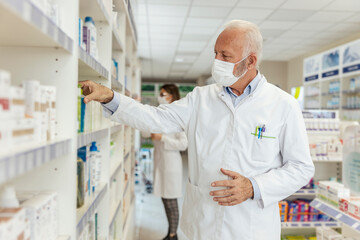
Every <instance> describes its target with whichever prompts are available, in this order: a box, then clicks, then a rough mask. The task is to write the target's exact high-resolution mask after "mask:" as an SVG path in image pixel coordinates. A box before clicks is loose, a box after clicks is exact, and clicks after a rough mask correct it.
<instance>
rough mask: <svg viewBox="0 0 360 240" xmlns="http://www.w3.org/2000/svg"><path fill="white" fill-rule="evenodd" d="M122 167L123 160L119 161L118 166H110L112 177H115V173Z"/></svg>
mask: <svg viewBox="0 0 360 240" xmlns="http://www.w3.org/2000/svg"><path fill="white" fill-rule="evenodd" d="M121 168H122V162H119V163H117V165H116V166H114V167H113V166H111V167H110V179H111V178H113V177H114V175H115V174H116V173H117V172H119V170H120V169H121Z"/></svg>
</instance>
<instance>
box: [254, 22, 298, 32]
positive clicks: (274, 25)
mask: <svg viewBox="0 0 360 240" xmlns="http://www.w3.org/2000/svg"><path fill="white" fill-rule="evenodd" d="M296 24H298V22H295V21H268V20H266V21H265V22H263V23H262V24H261V25H260V29H280V30H287V29H290V28H292V27H293V26H295V25H296Z"/></svg>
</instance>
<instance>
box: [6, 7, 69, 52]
mask: <svg viewBox="0 0 360 240" xmlns="http://www.w3.org/2000/svg"><path fill="white" fill-rule="evenodd" d="M0 16H1V19H2V20H1V21H0V32H2V33H4V34H2V36H1V38H0V45H2V46H21V47H25V46H26V47H57V48H62V49H64V50H66V51H68V52H70V53H73V44H74V42H73V40H72V39H71V38H70V37H69V36H68V35H67V34H66V33H65V32H64V31H62V30H61V29H60V27H59V26H57V25H56V24H55V23H54V22H53V21H52V20H51V19H50V18H49V17H47V16H46V14H45V13H43V12H42V11H41V10H40V9H39V8H37V7H36V6H35V5H34V4H33V3H31V1H30V0H0ZM5 19H6V20H5ZM25 36H26V37H25Z"/></svg>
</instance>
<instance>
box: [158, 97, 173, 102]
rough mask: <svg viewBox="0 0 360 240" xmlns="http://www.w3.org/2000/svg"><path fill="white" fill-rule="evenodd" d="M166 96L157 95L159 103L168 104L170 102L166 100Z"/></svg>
mask: <svg viewBox="0 0 360 240" xmlns="http://www.w3.org/2000/svg"><path fill="white" fill-rule="evenodd" d="M166 97H167V96H163V97H160V96H158V102H159V104H169V103H170V102H169V101H168V100H166Z"/></svg>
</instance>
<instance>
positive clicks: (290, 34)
mask: <svg viewBox="0 0 360 240" xmlns="http://www.w3.org/2000/svg"><path fill="white" fill-rule="evenodd" d="M315 34H318V32H316V31H298V30H292V29H291V30H289V31H287V32H285V33H284V34H282V35H281V36H280V37H283V38H299V39H303V38H307V37H311V36H314V35H315Z"/></svg>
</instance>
